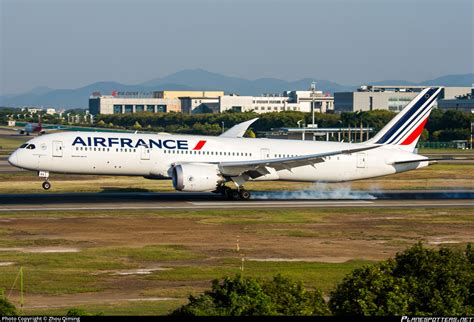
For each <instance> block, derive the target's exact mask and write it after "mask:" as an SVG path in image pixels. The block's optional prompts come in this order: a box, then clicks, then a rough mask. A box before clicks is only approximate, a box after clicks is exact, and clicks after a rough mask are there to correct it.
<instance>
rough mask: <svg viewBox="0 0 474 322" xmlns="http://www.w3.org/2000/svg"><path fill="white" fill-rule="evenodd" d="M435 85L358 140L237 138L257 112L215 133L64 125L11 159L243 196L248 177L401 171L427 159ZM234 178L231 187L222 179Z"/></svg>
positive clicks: (328, 178) (331, 178)
mask: <svg viewBox="0 0 474 322" xmlns="http://www.w3.org/2000/svg"><path fill="white" fill-rule="evenodd" d="M440 91H441V88H426V89H424V90H422V91H421V92H420V93H419V94H418V95H417V96H416V97H415V98H414V99H413V100H412V101H411V102H410V103H409V104H408V105H407V106H406V107H405V108H404V109H403V110H402V111H401V112H400V113H399V114H397V115H396V116H395V117H394V118H393V119H392V120H391V121H390V122H389V123H388V124H387V125H386V126H385V127H384V128H383V129H382V130H381V131H380V132H379V133H377V134H376V135H375V136H374V137H373V138H372V139H370V140H368V141H366V142H361V143H344V142H322V141H300V140H272V139H254V138H243V135H244V133H245V131H246V130H247V128H248V127H249V126H250V124H251V123H252V122H254V121H255V120H256V119H253V120H250V121H246V122H243V123H240V124H237V125H235V126H234V127H232V128H231V129H229V130H227V131H226V132H224V133H223V134H221V135H220V136H218V137H212V136H192V135H169V134H168V135H162V134H138V133H97V132H63V133H54V134H46V135H42V136H39V137H36V138H34V139H31V140H29V141H28V142H27V143H25V144H23V145H22V146H20V148H19V149H17V150H16V151H15V152H13V154H12V155H11V156H10V157H9V159H8V161H9V162H10V164H12V165H14V166H16V167H19V168H24V169H27V170H34V171H38V175H39V176H40V177H44V178H45V181H44V183H43V188H44V189H46V190H47V189H49V188H50V187H51V184H50V183H49V181H48V177H49V172H57V173H77V174H96V175H97V174H102V175H126V176H143V177H145V178H148V179H170V180H172V182H173V186H174V188H175V189H176V190H179V191H201V192H203V191H212V192H216V193H222V194H224V195H226V196H227V197H228V198H229V199H234V200H247V199H249V198H250V192H249V191H247V190H246V189H244V184H245V183H246V182H247V181H253V180H260V181H276V180H287V181H308V182H314V181H323V182H342V181H351V180H359V179H366V178H373V177H379V176H384V175H389V174H393V173H399V172H405V171H409V170H414V169H418V168H422V167H426V166H428V165H429V164H430V161H434V160H435V159H428V158H427V157H425V156H422V155H418V154H416V152H415V147H416V143H417V142H418V139H419V137H420V135H421V132H422V131H423V128H424V126H425V124H426V121H427V120H428V116H429V115H430V112H431V109H432V106H433V104H434V102H435V101H436V98H437V97H438V95H439V93H440ZM228 182H230V183H233V184H234V186H235V188H234V189H232V188H231V187H228V186H226V185H225V184H226V183H228Z"/></svg>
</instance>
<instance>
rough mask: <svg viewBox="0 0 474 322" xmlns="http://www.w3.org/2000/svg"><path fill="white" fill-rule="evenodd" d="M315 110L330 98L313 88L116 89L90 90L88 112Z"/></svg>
mask: <svg viewBox="0 0 474 322" xmlns="http://www.w3.org/2000/svg"><path fill="white" fill-rule="evenodd" d="M312 106H314V111H315V112H316V113H327V112H333V111H334V97H332V96H331V95H329V94H327V93H326V94H325V93H323V92H322V91H316V90H315V88H313V89H312V90H308V91H285V92H283V93H282V94H266V95H262V96H239V95H236V94H231V95H225V94H224V92H223V91H154V92H117V91H113V92H112V94H111V95H102V94H101V93H98V92H96V93H93V94H92V95H91V97H90V98H89V112H90V113H91V114H92V115H97V114H124V113H139V112H152V113H158V112H164V113H166V112H183V113H187V114H197V113H219V112H225V111H229V110H232V111H236V112H249V111H254V112H256V113H269V112H281V111H301V112H311V107H312Z"/></svg>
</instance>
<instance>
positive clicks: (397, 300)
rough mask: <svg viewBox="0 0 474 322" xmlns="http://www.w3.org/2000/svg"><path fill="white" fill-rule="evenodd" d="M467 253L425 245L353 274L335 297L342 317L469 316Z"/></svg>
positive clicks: (470, 282)
mask: <svg viewBox="0 0 474 322" xmlns="http://www.w3.org/2000/svg"><path fill="white" fill-rule="evenodd" d="M470 254H472V250H471V248H470V246H469V247H468V248H467V249H466V252H464V253H463V252H459V251H454V250H450V249H448V248H440V249H439V250H433V249H428V248H425V247H423V245H422V244H421V243H418V244H416V245H414V246H413V247H411V248H409V249H407V250H406V251H404V252H402V253H400V254H397V255H396V256H395V258H394V259H390V260H388V261H384V262H381V263H379V264H374V265H366V266H364V267H362V268H359V269H356V270H354V271H353V272H352V273H351V274H349V275H348V276H346V277H345V278H344V280H343V281H342V282H341V283H340V284H339V285H337V287H336V289H335V290H334V291H333V292H332V293H331V299H330V301H329V306H330V307H331V310H332V312H333V313H334V314H338V315H466V314H472V313H473V312H474V310H473V306H472V303H473V302H472V297H473V296H472V291H473V285H474V274H473V263H472V260H470V258H469V256H472V255H470Z"/></svg>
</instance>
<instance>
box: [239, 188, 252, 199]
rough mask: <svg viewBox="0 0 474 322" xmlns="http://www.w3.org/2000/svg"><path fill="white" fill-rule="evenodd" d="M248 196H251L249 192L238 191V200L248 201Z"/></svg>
mask: <svg viewBox="0 0 474 322" xmlns="http://www.w3.org/2000/svg"><path fill="white" fill-rule="evenodd" d="M250 196H251V195H250V191H248V190H245V189H240V191H239V197H240V200H249V199H250Z"/></svg>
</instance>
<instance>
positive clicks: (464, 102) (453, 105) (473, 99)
mask: <svg viewBox="0 0 474 322" xmlns="http://www.w3.org/2000/svg"><path fill="white" fill-rule="evenodd" d="M438 108H439V109H441V110H456V111H463V112H467V113H474V88H471V93H469V94H466V95H459V96H456V97H455V98H444V99H440V100H438Z"/></svg>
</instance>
